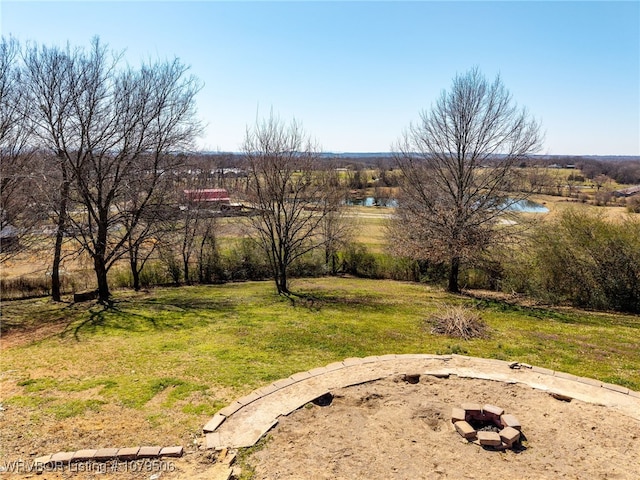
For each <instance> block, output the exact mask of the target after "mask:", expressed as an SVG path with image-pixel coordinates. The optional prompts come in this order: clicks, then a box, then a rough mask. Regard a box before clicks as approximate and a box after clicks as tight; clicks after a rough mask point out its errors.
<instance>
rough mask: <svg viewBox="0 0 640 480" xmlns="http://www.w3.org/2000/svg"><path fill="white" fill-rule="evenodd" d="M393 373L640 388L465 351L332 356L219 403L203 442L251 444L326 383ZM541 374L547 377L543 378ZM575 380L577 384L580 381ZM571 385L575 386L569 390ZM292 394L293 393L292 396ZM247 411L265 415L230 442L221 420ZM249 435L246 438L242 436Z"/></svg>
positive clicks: (565, 392)
mask: <svg viewBox="0 0 640 480" xmlns="http://www.w3.org/2000/svg"><path fill="white" fill-rule="evenodd" d="M416 361H425V362H427V363H428V362H430V361H434V362H435V365H434V366H433V367H435V368H432V366H431V365H429V366H428V367H426V368H422V369H421V370H420V371H419V372H418V370H417V369H416V368H417V367H413V366H410V365H411V364H412V363H415V362H416ZM394 362H395V364H399V365H402V364H403V363H405V362H406V363H407V368H408V369H409V370H411V371H404V372H402V371H401V370H402V369H401V368H400V367H397V368H396V370H393V373H389V372H391V370H389V368H388V367H386V365H387V364H390V363H394ZM376 363H378V364H380V366H379V370H380V374H379V375H376V373H375V369H376V368H377V367H378V366H377V365H375V364H376ZM362 368H365V369H368V374H367V375H368V376H367V375H365V376H364V377H363V376H362V375H360V376H358V375H357V374H354V375H355V377H354V378H349V376H350V375H351V374H352V372H354V371H356V370H358V369H362ZM341 370H344V371H345V373H346V372H347V371H349V374H345V375H344V376H343V377H340V379H339V381H336V380H333V383H326V382H325V383H326V385H325V387H323V386H322V380H323V379H322V377H323V376H326V377H331V376H332V375H331V374H332V373H333V374H334V375H333V377H335V373H338V371H341ZM398 373H404V374H414V373H421V374H423V375H432V376H436V377H441V378H443V377H444V378H446V377H448V376H449V375H458V376H460V377H463V378H464V377H466V378H478V379H487V380H496V381H503V382H509V383H524V384H528V385H529V386H531V387H532V388H535V389H538V390H543V391H547V392H548V393H549V394H551V395H554V394H555V395H559V396H561V397H564V398H569V399H571V398H578V399H583V400H584V398H585V396H586V397H589V394H590V393H595V394H596V396H598V395H599V394H597V391H600V392H605V391H606V392H610V394H611V395H616V394H622V395H625V396H627V398H629V400H631V399H632V398H633V399H634V400H635V399H638V398H640V392H635V391H633V390H629V389H628V388H626V387H622V386H620V385H615V384H608V383H604V382H600V381H598V380H595V379H591V378H587V377H578V376H576V375H572V374H568V373H564V372H558V371H555V370H551V369H547V368H543V367H536V366H533V365H529V364H526V363H519V362H512V361H511V362H508V361H504V360H498V359H488V358H479V357H470V356H466V355H458V354H451V355H433V354H387V355H380V356H370V357H364V358H356V357H350V358H346V359H344V360H343V361H341V362H333V363H330V364H328V365H325V366H324V367H317V368H314V369H312V370H308V371H306V372H298V373H294V374H293V375H291V376H289V377H287V378H283V379H279V380H276V381H274V382H272V383H271V384H269V385H267V386H264V387H261V388H258V389H256V390H254V391H252V392H251V393H249V394H248V395H245V396H244V397H241V398H240V399H238V400H236V401H234V402H233V403H231V404H230V405H228V406H227V407H224V408H223V409H221V410H220V411H218V412H217V413H216V414H215V415H214V417H213V418H212V419H211V420H210V421H209V422H207V424H206V425H205V426H204V427H203V432H204V434H205V435H206V448H208V449H221V448H226V447H229V448H238V447H243V446H251V445H253V444H254V443H255V441H257V440H258V439H259V438H261V437H262V436H263V435H264V434H265V433H266V432H267V431H269V430H270V429H271V428H273V426H275V425H276V424H277V423H278V417H279V416H282V415H288V414H290V413H291V412H292V411H294V410H297V409H298V408H300V407H302V406H303V405H305V404H306V403H308V402H310V401H312V400H314V399H315V398H318V397H320V396H322V395H324V394H325V393H330V390H332V389H335V388H341V387H347V386H351V385H357V384H358V383H363V382H367V381H373V380H377V379H381V378H385V377H387V376H390V375H393V374H398ZM318 377H320V378H318ZM523 377H524V378H523ZM532 377H534V378H532ZM545 378H546V379H548V380H545ZM558 382H559V383H558ZM306 384H308V385H309V388H308V389H306V390H310V391H305V387H306ZM580 385H581V386H582V387H580ZM298 386H299V387H298ZM591 389H597V390H591ZM287 390H290V391H291V392H290V393H291V395H290V396H286V401H285V402H284V403H285V404H286V405H283V406H282V407H281V408H275V409H274V407H273V406H270V407H269V408H268V409H267V410H269V411H270V412H271V413H266V412H262V413H260V412H257V413H255V412H254V413H246V412H245V410H247V409H252V410H254V411H257V410H260V408H262V405H264V404H265V402H266V403H267V404H268V403H269V401H270V400H273V401H275V402H280V401H281V400H278V397H280V398H281V399H282V398H283V394H284V393H285V391H287ZM572 390H575V392H573V395H572ZM585 392H586V393H585ZM296 394H297V395H298V397H297V398H296ZM605 395H608V394H605ZM270 397H271V398H270ZM311 397H313V398H311ZM634 400H631V401H634ZM586 401H589V400H586ZM256 402H258V404H259V406H256ZM611 403H612V404H611V405H605V406H608V407H616V406H617V405H616V404H615V403H616V402H615V401H614V402H611ZM638 407H639V411H640V401H638ZM623 413H624V412H623ZM250 415H258V416H265V415H266V416H268V417H269V418H261V422H260V426H257V425H254V424H251V425H250V426H251V428H252V430H253V432H252V433H251V434H248V436H247V435H244V440H241V441H240V440H238V441H235V442H234V441H233V440H231V439H230V437H229V432H225V430H233V428H231V427H229V428H227V425H226V424H227V423H228V421H229V419H230V418H232V417H238V416H239V417H240V418H242V417H248V416H250ZM632 416H634V418H635V417H636V415H632ZM637 419H639V420H640V414H638V415H637ZM244 420H245V421H246V418H244ZM249 437H250V439H249V440H247V438H249ZM251 442H253V443H251Z"/></svg>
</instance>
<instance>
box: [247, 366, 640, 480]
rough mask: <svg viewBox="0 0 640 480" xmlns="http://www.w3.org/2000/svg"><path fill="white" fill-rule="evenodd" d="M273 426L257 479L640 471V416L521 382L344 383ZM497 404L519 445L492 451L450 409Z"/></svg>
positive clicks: (256, 460)
mask: <svg viewBox="0 0 640 480" xmlns="http://www.w3.org/2000/svg"><path fill="white" fill-rule="evenodd" d="M333 393H334V395H335V396H334V399H333V402H332V403H331V404H330V405H329V406H324V407H322V406H316V405H311V404H309V405H307V406H306V407H305V408H302V409H300V410H297V411H295V412H293V413H292V414H290V415H289V416H288V417H283V418H281V419H280V422H279V424H278V425H277V426H276V427H275V428H274V429H273V430H272V431H271V432H270V433H269V436H268V439H267V441H266V442H264V446H263V447H262V448H261V449H259V450H258V451H257V452H256V453H254V454H253V455H252V456H251V457H250V458H249V461H250V463H251V464H253V466H254V467H255V471H256V475H255V478H256V479H381V480H382V479H385V480H387V479H488V478H496V479H498V478H509V479H557V478H570V479H586V478H589V479H637V478H638V472H640V455H639V453H640V438H639V437H640V422H638V421H636V420H633V419H631V418H629V417H626V416H624V415H622V414H618V413H616V412H614V411H612V410H611V409H608V408H606V407H603V406H599V405H592V404H587V403H583V402H580V401H578V400H572V401H570V402H566V401H560V400H557V399H555V398H553V397H551V396H550V395H549V394H547V393H544V392H542V391H539V390H534V389H532V388H531V387H529V386H526V385H521V384H507V383H502V382H493V381H485V380H474V379H460V378H457V377H451V378H449V379H438V378H435V377H422V378H421V380H420V382H419V383H417V384H409V383H406V382H404V381H403V380H402V379H400V378H389V379H385V380H380V381H378V382H372V383H367V384H363V385H358V386H354V387H348V388H343V389H340V390H336V391H334V392H333ZM463 402H475V403H481V404H485V403H490V404H493V405H497V406H500V407H502V408H504V409H505V411H506V412H507V413H511V414H514V415H515V416H516V417H517V418H518V419H519V420H520V422H521V424H522V433H523V434H524V436H525V437H526V440H525V441H524V442H523V443H522V448H521V450H520V451H519V452H516V451H513V450H507V451H503V452H498V451H490V450H488V449H483V448H482V447H480V446H479V445H476V444H473V443H469V442H468V441H467V440H464V439H463V438H462V437H461V436H460V435H458V433H457V432H456V431H455V429H454V427H453V425H452V424H451V420H450V414H451V408H452V407H457V406H460V404H461V403H463Z"/></svg>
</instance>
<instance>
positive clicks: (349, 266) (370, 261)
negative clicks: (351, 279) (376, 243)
mask: <svg viewBox="0 0 640 480" xmlns="http://www.w3.org/2000/svg"><path fill="white" fill-rule="evenodd" d="M342 265H343V268H342V269H343V271H344V273H349V274H351V275H355V276H357V277H363V278H381V276H380V265H379V264H378V261H377V260H376V256H375V255H374V254H372V253H371V252H369V251H368V250H367V247H365V246H364V245H359V244H353V243H352V244H350V245H348V246H347V248H346V249H345V252H344V254H343V261H342Z"/></svg>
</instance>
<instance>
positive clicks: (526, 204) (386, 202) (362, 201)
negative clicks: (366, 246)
mask: <svg viewBox="0 0 640 480" xmlns="http://www.w3.org/2000/svg"><path fill="white" fill-rule="evenodd" d="M344 203H345V205H349V206H358V207H397V206H398V201H397V200H396V199H395V198H376V197H361V198H347V199H346V200H345V202H344ZM507 210H510V211H512V212H522V213H547V212H549V209H548V208H547V207H545V206H544V205H541V204H539V203H536V202H534V201H532V200H526V199H525V200H518V201H516V202H513V203H512V204H511V205H510V206H509V208H508V209H507Z"/></svg>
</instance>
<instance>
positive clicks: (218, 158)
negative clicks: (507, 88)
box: [197, 152, 640, 184]
mask: <svg viewBox="0 0 640 480" xmlns="http://www.w3.org/2000/svg"><path fill="white" fill-rule="evenodd" d="M197 157H198V158H200V160H201V161H203V162H205V163H206V162H210V163H211V164H213V165H216V166H217V167H218V168H234V167H238V166H239V165H240V163H241V160H242V156H241V155H240V154H239V153H200V154H198V155H197ZM321 158H322V159H325V160H327V161H330V162H333V164H334V165H335V166H336V168H352V169H359V168H369V169H381V168H383V169H392V168H393V167H394V158H393V153H387V152H379V153H323V154H322V155H321ZM551 165H554V166H559V167H565V166H568V165H570V166H574V167H575V168H577V169H580V170H581V171H582V174H583V175H584V176H585V177H586V178H589V179H594V178H595V177H597V176H598V175H606V176H607V177H609V178H611V179H612V180H615V181H616V182H618V183H622V184H640V156H631V155H623V156H615V155H603V156H598V155H593V156H591V155H585V156H572V155H533V156H531V157H529V158H528V159H526V160H523V161H522V162H521V163H520V165H519V166H520V167H522V168H526V167H545V166H546V167H549V166H551Z"/></svg>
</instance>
